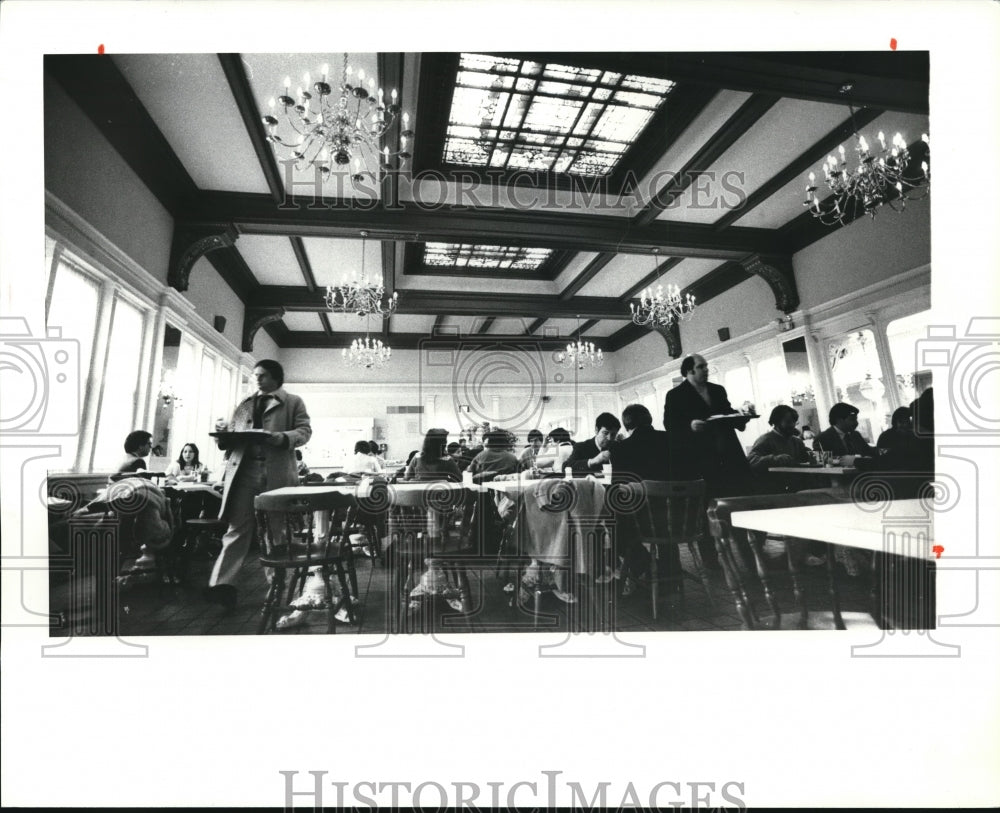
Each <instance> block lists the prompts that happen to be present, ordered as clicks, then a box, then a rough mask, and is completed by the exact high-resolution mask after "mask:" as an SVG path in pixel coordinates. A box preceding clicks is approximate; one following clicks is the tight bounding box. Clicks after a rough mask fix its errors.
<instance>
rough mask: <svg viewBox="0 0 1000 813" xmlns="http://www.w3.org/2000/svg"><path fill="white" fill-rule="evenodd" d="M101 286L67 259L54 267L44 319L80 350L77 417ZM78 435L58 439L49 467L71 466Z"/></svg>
mask: <svg viewBox="0 0 1000 813" xmlns="http://www.w3.org/2000/svg"><path fill="white" fill-rule="evenodd" d="M100 294H101V289H100V285H99V284H98V282H97V281H96V280H95V279H93V278H92V277H90V276H88V275H87V274H84V273H82V272H80V271H78V270H76V269H75V268H73V267H72V266H71V265H69V264H67V263H66V262H60V263H59V264H58V265H57V267H56V277H55V281H54V284H53V287H52V299H51V301H50V302H49V309H48V314H47V318H46V320H45V321H46V326H47V327H49V328H59V330H60V331H61V334H62V338H63V339H70V340H73V341H75V342H77V345H78V347H79V353H80V372H79V380H78V381H77V382H76V383H77V385H78V388H77V397H78V401H77V417H80V416H81V415H82V411H83V404H84V403H85V401H86V398H87V388H88V386H90V385H91V383H92V381H91V379H90V377H89V375H88V371H89V370H90V361H91V359H92V358H93V355H94V337H95V335H96V333H97V312H98V303H99V301H100ZM79 442H80V437H79V434H75V435H72V436H70V437H66V438H63V439H62V440H61V442H60V443H61V446H62V453H61V454H60V456H59V460H58V461H52V462H50V464H49V468H51V469H52V470H57V469H70V468H72V467H73V464H74V462H75V460H76V454H77V447H78V444H79Z"/></svg>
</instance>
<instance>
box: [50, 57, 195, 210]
mask: <svg viewBox="0 0 1000 813" xmlns="http://www.w3.org/2000/svg"><path fill="white" fill-rule="evenodd" d="M43 65H44V70H45V73H46V74H47V75H49V76H51V77H52V78H53V79H54V80H55V81H56V82H58V83H59V84H60V85H62V87H63V89H64V90H65V91H66V93H67V94H68V95H69V97H70V98H71V99H72V100H73V101H74V102H76V104H77V105H78V106H79V107H80V109H81V110H83V112H84V114H85V115H86V116H87V118H89V119H90V120H91V121H92V122H93V123H94V125H95V126H96V127H97V129H98V130H99V131H100V132H101V134H102V135H103V136H104V137H105V138H106V139H107V140H108V142H109V143H110V144H111V146H112V147H113V148H114V149H115V150H116V151H117V152H118V154H119V155H120V156H121V157H122V159H123V160H124V161H125V163H126V164H128V165H129V167H130V168H131V169H132V171H133V172H135V174H136V175H137V176H138V177H139V180H141V181H142V182H143V183H144V184H145V185H146V187H147V188H148V189H149V191H150V192H152V193H153V195H154V196H155V197H156V199H157V200H159V201H160V203H161V204H162V205H163V207H164V208H165V209H166V210H167V211H168V212H170V213H171V214H172V215H173V216H174V217H175V218H178V217H181V216H182V215H183V212H184V211H185V207H186V205H187V203H188V202H189V201H190V200H191V199H192V198H194V197H195V196H196V195H197V194H198V187H197V186H196V185H195V182H194V181H193V180H192V179H191V176H190V175H189V174H188V171H187V170H186V169H185V168H184V164H183V163H181V160H180V159H179V158H178V157H177V155H176V153H175V152H174V151H173V148H172V147H171V146H170V144H169V142H168V141H167V139H166V138H165V137H164V135H163V133H161V132H160V129H159V128H158V127H157V126H156V123H155V122H154V121H153V119H152V117H151V116H150V115H149V113H148V111H147V110H146V108H145V107H144V106H143V104H142V102H140V101H139V98H138V96H136V94H135V92H134V91H133V90H132V88H131V86H130V85H129V83H128V81H127V80H126V79H125V77H124V76H122V74H121V72H120V71H119V70H118V68H117V66H116V65H115V62H114V60H113V59H111V57H109V56H103V55H99V54H46V55H45V57H44V60H43Z"/></svg>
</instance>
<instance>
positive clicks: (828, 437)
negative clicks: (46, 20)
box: [813, 402, 878, 457]
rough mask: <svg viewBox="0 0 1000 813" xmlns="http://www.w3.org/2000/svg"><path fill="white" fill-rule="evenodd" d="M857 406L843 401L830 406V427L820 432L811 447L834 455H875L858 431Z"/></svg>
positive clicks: (874, 451) (875, 452)
mask: <svg viewBox="0 0 1000 813" xmlns="http://www.w3.org/2000/svg"><path fill="white" fill-rule="evenodd" d="M858 412H859V410H858V408H857V407H856V406H852V405H851V404H845V403H843V402H840V403H836V404H834V405H833V406H832V407H830V427H829V428H828V429H827V430H826V431H824V432H820V434H819V437H817V438H816V440H814V441H813V449H814V450H815V451H817V452H831V453H832V454H833V456H834V457H843V456H844V455H862V456H864V457H875V456H876V455H877V454H878V451H877V450H876V449H873V448H872V447H871V446H869V445H868V441H866V440H865V439H864V438H863V437H861V434H860V433H859V432H858Z"/></svg>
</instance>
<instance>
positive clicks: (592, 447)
mask: <svg viewBox="0 0 1000 813" xmlns="http://www.w3.org/2000/svg"><path fill="white" fill-rule="evenodd" d="M600 453H601V450H600V449H598V448H597V444H596V443H595V442H594V439H593V438H587V439H586V440H581V441H580V442H579V443H574V444H573V454H571V455H570V456H569V460H567V461H566V463H565V465H566V466H571V467H572V469H573V474H588V473H590V472H592V471H600V470H601V464H600V463H598V464H597V465H596V466H588V465H587V461H588V460H590V458H592V457H597V455H599V454H600ZM564 467H565V466H564Z"/></svg>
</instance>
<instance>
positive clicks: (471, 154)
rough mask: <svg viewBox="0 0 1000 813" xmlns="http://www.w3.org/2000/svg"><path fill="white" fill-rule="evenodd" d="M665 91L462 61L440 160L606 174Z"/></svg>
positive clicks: (512, 62) (579, 72) (559, 70)
mask: <svg viewBox="0 0 1000 813" xmlns="http://www.w3.org/2000/svg"><path fill="white" fill-rule="evenodd" d="M673 88H674V83H673V82H671V81H669V80H667V79H658V78H654V77H646V76H636V75H632V74H628V75H626V74H621V73H617V72H614V71H601V70H599V69H594V68H580V67H574V66H571V65H561V64H546V65H542V64H540V63H537V62H530V61H522V60H518V59H511V58H506V57H492V56H487V55H483V54H462V55H461V57H460V60H459V71H458V74H457V76H456V87H455V92H454V97H453V100H452V107H451V111H450V112H449V116H448V129H447V134H446V140H445V148H444V160H445V161H446V162H447V163H452V164H465V165H469V166H491V167H497V168H501V169H518V170H520V169H529V170H532V171H540V170H547V171H555V172H568V173H570V174H575V175H591V176H599V175H606V174H608V173H609V172H611V171H612V170H613V169H614V168H615V166H616V165H617V163H618V161H620V160H621V156H622V155H624V153H625V150H626V149H627V147H628V146H629V145H631V144H632V142H634V141H635V139H636V138H637V137H638V136H639V134H640V133H641V132H642V130H643V128H644V127H646V126H647V125H648V124H649V121H650V119H652V117H653V115H654V113H655V112H656V111H657V110H658V109H659V107H660V106H661V105H662V104H663V101H664V99H665V98H666V97H667V95H668V94H669V93H670V91H671V90H673Z"/></svg>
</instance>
